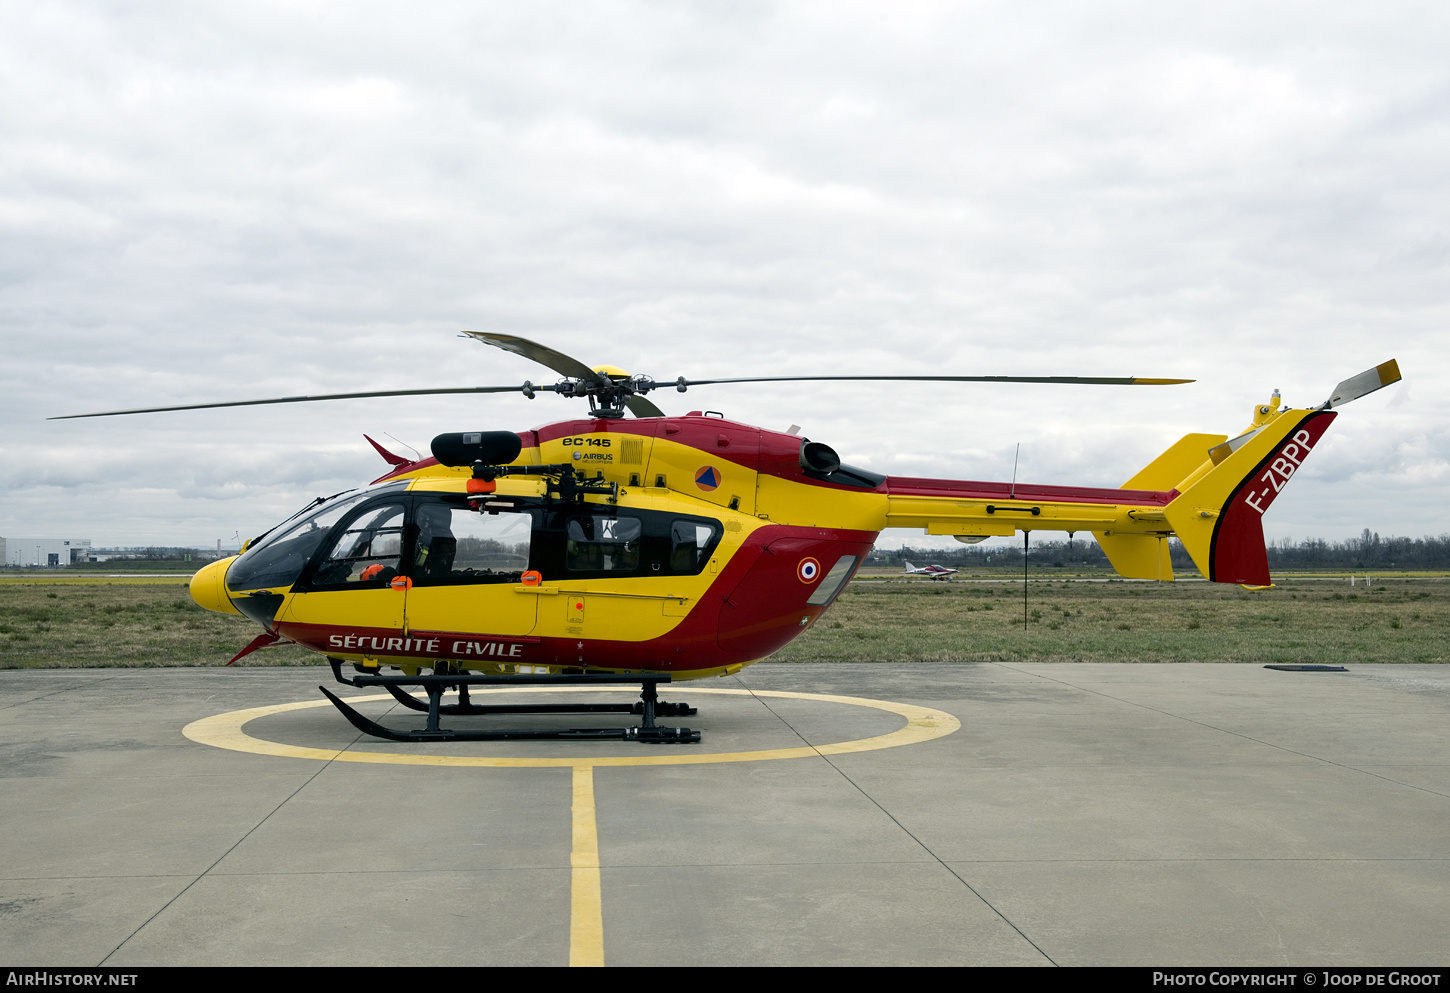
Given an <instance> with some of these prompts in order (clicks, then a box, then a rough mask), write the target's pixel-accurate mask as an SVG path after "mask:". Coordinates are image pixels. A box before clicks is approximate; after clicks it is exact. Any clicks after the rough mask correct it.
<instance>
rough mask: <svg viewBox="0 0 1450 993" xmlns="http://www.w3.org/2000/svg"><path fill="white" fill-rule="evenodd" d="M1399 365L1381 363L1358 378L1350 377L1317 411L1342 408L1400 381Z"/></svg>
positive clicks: (1391, 360)
mask: <svg viewBox="0 0 1450 993" xmlns="http://www.w3.org/2000/svg"><path fill="white" fill-rule="evenodd" d="M1400 378H1401V377H1400V364H1399V363H1398V362H1396V361H1395V360H1394V359H1390V360H1389V361H1388V362H1381V363H1380V364H1379V365H1377V366H1375V367H1374V368H1373V369H1366V370H1365V371H1364V372H1362V373H1360V374H1359V375H1358V376H1350V377H1349V378H1348V379H1346V380H1345V381H1344V382H1342V383H1340V384H1339V385H1338V386H1336V387H1335V388H1334V392H1333V393H1331V394H1330V395H1329V399H1328V400H1325V401H1324V402H1323V403H1322V404H1320V405H1319V407H1318V408H1316V409H1318V410H1333V409H1334V408H1335V407H1343V406H1344V405H1345V404H1347V403H1349V401H1351V400H1358V399H1359V398H1360V397H1362V396H1368V395H1369V394H1371V393H1373V392H1374V391H1375V390H1380V389H1384V388H1385V387H1386V386H1389V385H1390V384H1391V383H1398V382H1399V381H1400Z"/></svg>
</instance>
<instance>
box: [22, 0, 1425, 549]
mask: <svg viewBox="0 0 1450 993" xmlns="http://www.w3.org/2000/svg"><path fill="white" fill-rule="evenodd" d="M1447 28H1450V25H1447V23H1446V18H1445V17H1444V16H1442V15H1440V14H1438V13H1435V12H1433V11H1432V12H1425V11H1422V10H1420V9H1419V8H1417V7H1415V6H1413V5H1399V6H1393V5H1392V6H1391V7H1390V8H1376V9H1375V10H1374V11H1373V12H1372V13H1371V12H1368V11H1367V10H1366V9H1365V8H1362V7H1360V6H1357V5H1350V4H1344V5H1332V4H1331V5H1315V7H1314V8H1312V9H1311V8H1307V7H1303V6H1300V5H1294V4H1269V5H1264V4H1234V3H1228V4H1211V5H1210V4H1199V5H1194V4H1181V5H1172V6H1171V7H1165V6H1162V5H1154V4H1146V3H1130V2H1125V3H1110V4H1105V5H1095V6H1091V7H1084V6H1082V5H1076V4H1040V5H1026V6H1024V5H1019V4H999V3H978V4H968V5H961V4H932V3H920V4H901V5H893V6H891V7H889V8H885V7H882V6H880V5H872V4H841V3H830V4H811V3H798V4H758V5H748V4H730V5H712V4H699V5H654V4H645V3H616V4H598V5H578V4H568V5H565V4H531V5H527V6H523V7H520V6H517V5H505V4H497V5H474V4H456V5H448V4H439V5H432V6H429V7H425V8H400V7H395V6H391V5H368V4H347V5H343V4H333V3H311V4H303V5H297V4H277V5H267V4H262V5H249V6H241V7H238V6H235V5H220V4H218V5H211V6H208V5H202V4H181V5H174V6H161V7H151V8H144V9H139V10H130V9H124V8H114V7H110V6H107V5H97V4H88V3H47V4H32V5H23V4H22V5H12V6H10V7H8V8H6V9H5V11H4V12H0V129H3V130H4V133H5V134H6V141H5V142H4V143H0V335H3V343H4V348H5V356H6V361H5V363H4V367H3V369H0V417H3V424H4V427H5V431H4V432H3V435H0V534H3V533H5V532H6V531H7V530H9V531H15V530H20V531H27V532H31V533H38V532H42V531H46V530H55V531H60V532H65V533H70V532H72V531H74V530H75V527H76V526H77V522H81V523H84V524H85V525H86V526H87V527H90V528H92V529H94V530H95V535H93V537H96V538H97V539H98V540H108V541H118V542H122V541H124V542H128V543H130V539H131V537H132V536H134V538H135V541H136V542H140V541H141V540H143V538H144V539H145V540H156V541H162V540H167V541H198V542H209V541H212V540H214V539H215V537H217V534H216V533H214V532H216V531H217V529H218V528H220V527H223V526H228V527H230V528H231V529H230V530H227V531H226V536H227V537H230V534H231V530H235V529H237V528H240V529H241V530H242V531H243V532H244V533H246V532H247V531H248V530H249V529H250V530H252V531H255V530H260V529H261V528H262V527H265V526H266V525H267V524H268V523H269V522H270V521H272V520H275V519H276V518H277V517H280V516H284V515H285V514H287V513H290V512H291V510H292V509H295V506H296V505H299V504H301V503H302V502H304V501H305V500H306V499H309V498H310V497H311V496H313V495H316V493H317V492H321V491H328V492H330V491H331V490H332V489H339V488H342V487H343V486H344V485H348V484H349V483H353V482H364V481H366V480H367V479H370V478H372V477H373V476H375V475H376V473H377V471H378V461H377V459H376V457H375V455H374V454H373V453H372V452H371V450H370V449H367V447H366V446H365V444H364V443H363V442H362V440H361V438H360V437H359V435H360V433H361V431H362V430H368V431H369V433H373V434H374V436H375V437H379V436H380V435H381V433H382V432H384V431H391V432H392V433H394V434H397V435H399V436H400V437H404V438H406V439H408V440H409V441H410V442H411V443H412V444H414V445H417V446H419V447H423V448H426V445H427V440H428V438H429V437H431V435H432V434H434V433H436V432H438V431H441V430H448V429H454V428H457V427H459V426H460V425H461V424H464V423H466V424H467V425H468V426H478V427H483V426H504V425H507V426H510V427H524V426H531V425H534V424H537V423H540V422H541V421H545V420H549V419H555V418H558V417H563V416H567V415H568V414H569V413H571V412H570V411H569V410H568V408H566V407H565V406H564V404H563V402H562V401H558V400H556V399H553V398H541V399H539V400H537V401H534V402H533V403H529V402H528V401H525V400H523V399H522V398H519V397H498V398H494V399H491V400H480V399H478V398H467V399H462V398H459V399H419V400H392V401H382V402H379V403H377V404H364V403H362V402H352V401H348V402H343V403H339V404H335V405H315V406H310V407H304V408H292V409H286V408H275V407H273V408H251V409H248V410H245V411H233V412H229V413H228V412H212V413H199V414H196V415H176V414H170V415H158V416H157V417H154V418H144V419H143V418H123V419H119V420H118V421H115V422H110V423H107V422H101V421H79V422H50V423H46V422H44V421H42V420H41V418H42V417H43V416H45V415H48V414H52V413H68V412H73V411H76V410H82V409H98V408H100V409H104V408H114V407H127V406H143V405H149V404H156V403H166V402H177V403H181V402H187V401H191V400H200V399H213V398H243V397H249V396H271V395H288V394H295V393H304V392H308V393H312V392H334V391H345V390H350V389H386V388H408V387H418V386H429V385H454V384H457V385H468V384H483V383H494V382H500V383H503V382H514V381H518V380H521V379H523V378H526V377H527V378H533V379H535V380H536V381H537V380H539V379H541V378H548V375H549V374H548V373H546V372H545V373H542V375H541V370H539V369H537V368H534V367H530V366H528V364H527V363H524V362H523V361H522V360H517V359H515V358H513V357H511V356H504V355H496V354H492V353H490V352H489V351H488V350H486V349H483V348H481V347H479V346H477V345H474V344H472V343H469V342H461V341H458V340H456V339H455V338H453V337H452V335H453V333H454V332H456V331H458V330H460V329H463V328H491V329H495V330H504V331H512V332H515V333H520V334H525V335H528V336H530V337H535V338H538V339H540V340H543V341H546V342H547V343H549V344H551V345H553V346H555V347H558V348H561V349H563V350H565V351H568V352H571V353H573V354H577V355H578V356H579V357H580V358H582V359H584V360H585V361H587V362H590V363H591V364H592V363H596V362H601V361H609V362H613V363H616V364H620V365H623V366H625V367H626V368H629V369H630V370H631V371H640V372H646V373H650V374H652V375H656V376H657V377H660V378H665V377H669V378H673V377H674V376H676V375H680V374H685V375H688V376H692V377H706V376H711V375H721V376H729V375H749V374H775V375H785V374H790V373H799V374H804V375H809V374H812V373H816V374H819V373H823V372H839V373H851V372H863V371H865V372H875V371H883V372H884V371H894V372H901V373H904V374H911V373H918V374H920V373H925V372H931V371H942V372H947V371H950V372H960V373H967V374H970V373H1001V374H1011V373H1049V374H1124V373H1128V374H1139V375H1170V376H1171V375H1183V376H1196V377H1197V378H1198V379H1199V383H1198V384H1196V385H1194V386H1190V387H1182V388H1176V389H1172V390H1166V389H1164V390H1156V389H1155V390H1132V391H1114V390H1100V391H1087V390H1082V389H1070V390H1062V391H1051V390H1047V389H1041V388H1029V387H1006V388H996V387H961V388H955V387H952V388H947V387H930V388H920V389H918V388H911V389H891V388H886V387H874V386H873V387H860V388H856V387H852V388H845V387H827V386H820V385H802V386H799V387H791V388H786V389H767V388H764V387H740V388H734V389H727V388H724V387H721V388H718V389H716V390H712V391H710V392H706V390H705V389H704V388H702V389H700V390H697V391H692V392H691V393H690V394H688V395H687V396H685V397H679V396H677V395H674V394H666V395H665V397H666V398H665V399H663V400H661V401H660V402H661V403H662V405H664V406H665V407H666V409H667V410H671V411H677V412H682V411H684V410H686V409H693V408H695V407H700V406H704V407H712V408H716V409H724V410H725V411H726V412H727V413H729V414H731V415H732V416H735V417H738V418H740V419H742V420H748V421H752V422H755V423H762V424H766V425H768V426H775V427H784V426H786V424H788V423H790V422H796V423H801V424H803V425H807V429H806V433H808V434H811V435H812V436H813V437H817V438H820V439H821V440H825V441H828V442H829V443H831V444H833V445H834V446H836V447H837V448H838V449H840V450H841V451H842V452H843V453H850V454H849V455H848V458H850V459H852V460H856V461H859V462H861V463H862V464H867V465H874V466H876V467H878V468H882V467H889V471H892V472H899V473H902V474H920V475H963V476H967V477H969V478H991V477H999V478H1002V477H1005V476H1006V475H1009V474H1010V472H1011V453H1012V450H1013V446H1014V445H1015V444H1016V443H1017V442H1018V441H1021V442H1022V445H1023V456H1022V464H1021V466H1020V469H1019V472H1020V473H1021V474H1022V478H1024V479H1031V480H1033V481H1038V482H1082V483H1091V484H1098V485H1110V486H1111V485H1117V484H1119V483H1121V482H1122V480H1123V479H1125V478H1127V476H1129V475H1131V474H1132V473H1133V472H1134V471H1136V469H1137V468H1138V467H1140V466H1141V465H1143V464H1144V463H1146V462H1147V461H1148V460H1149V459H1151V458H1152V457H1153V455H1155V454H1156V453H1157V452H1158V451H1159V450H1161V449H1162V448H1164V447H1166V446H1167V445H1168V444H1169V443H1171V442H1172V441H1173V440H1174V439H1175V438H1177V437H1178V436H1179V435H1181V434H1182V433H1185V432H1187V431H1190V430H1200V431H1207V430H1217V431H1222V432H1225V433H1234V432H1236V431H1237V430H1238V429H1239V428H1240V427H1242V425H1243V422H1244V421H1245V420H1246V415H1247V411H1248V408H1249V406H1250V405H1251V404H1253V403H1255V402H1258V401H1261V400H1262V399H1263V398H1265V397H1266V396H1267V394H1268V392H1269V390H1271V389H1272V388H1274V387H1276V386H1278V387H1281V388H1282V389H1283V390H1284V393H1285V397H1286V399H1288V400H1289V401H1290V402H1293V403H1297V404H1312V403H1316V402H1318V401H1319V400H1321V399H1323V398H1324V397H1325V396H1326V395H1327V393H1328V391H1329V389H1330V388H1331V387H1332V386H1333V385H1334V383H1335V382H1337V381H1338V380H1339V379H1341V378H1343V377H1345V376H1347V375H1350V374H1352V373H1355V372H1358V371H1359V370H1360V369H1363V368H1365V367H1366V366H1368V365H1370V364H1373V363H1376V362H1379V361H1382V360H1383V359H1385V358H1388V357H1390V356H1392V355H1393V356H1396V357H1398V358H1399V359H1400V361H1401V363H1402V366H1403V368H1404V370H1405V374H1406V377H1407V384H1405V385H1402V386H1400V387H1395V388H1393V389H1392V390H1391V391H1386V393H1385V394H1381V395H1380V396H1379V397H1375V398H1369V399H1366V400H1364V401H1360V402H1359V403H1357V404H1355V405H1354V406H1352V407H1350V408H1348V409H1347V410H1346V411H1345V412H1344V414H1343V416H1342V417H1341V418H1340V421H1339V422H1338V423H1337V424H1336V425H1335V428H1334V430H1333V433H1332V434H1331V435H1330V436H1329V437H1330V442H1331V443H1330V444H1329V445H1328V446H1326V447H1325V448H1324V449H1323V450H1322V451H1321V452H1319V453H1316V458H1315V461H1314V462H1311V463H1310V464H1309V466H1308V467H1307V468H1306V475H1305V477H1304V478H1303V479H1302V480H1300V481H1298V482H1296V484H1295V487H1294V488H1292V489H1291V490H1290V491H1288V493H1286V495H1285V498H1284V499H1283V500H1281V501H1280V502H1279V503H1278V504H1277V505H1276V507H1275V509H1274V511H1273V513H1272V515H1271V516H1270V518H1269V520H1268V522H1267V523H1268V525H1269V529H1270V531H1271V534H1282V533H1292V534H1295V535H1300V536H1303V535H1308V534H1323V535H1324V536H1325V537H1331V538H1334V537H1339V536H1341V533H1342V532H1345V529H1346V528H1347V529H1348V532H1345V533H1354V532H1357V531H1358V530H1359V528H1360V527H1362V526H1365V525H1366V524H1369V525H1372V526H1374V527H1375V529H1377V530H1379V531H1381V533H1389V532H1397V533H1406V534H1420V533H1439V532H1440V531H1443V530H1446V528H1445V526H1444V524H1443V521H1444V512H1443V505H1444V499H1443V495H1444V486H1445V479H1444V467H1445V465H1446V460H1447V453H1446V450H1445V448H1446V446H1445V431H1444V426H1443V425H1444V418H1443V416H1442V415H1441V414H1440V413H1439V411H1438V410H1437V409H1436V408H1435V407H1434V406H1433V405H1432V403H1431V398H1433V397H1436V396H1439V395H1441V394H1442V393H1443V392H1444V386H1445V384H1446V381H1447V375H1450V370H1447V364H1446V359H1445V358H1444V357H1443V356H1444V354H1445V349H1444V347H1443V345H1442V342H1443V338H1444V331H1443V328H1444V327H1446V319H1447V317H1450V306H1447V300H1446V295H1445V290H1444V287H1445V286H1446V285H1447V280H1446V276H1447V261H1450V252H1447V250H1450V245H1447V225H1446V211H1447V205H1450V187H1447V183H1450V179H1447V177H1450V170H1447V169H1446V162H1447V156H1450V129H1447V125H1446V122H1445V119H1444V115H1443V111H1442V108H1443V105H1444V96H1445V93H1446V91H1447V83H1450V73H1447V69H1446V66H1445V62H1444V58H1443V51H1444V48H1445V42H1446V41H1447V36H1450V30H1447ZM1409 388H1413V390H1414V391H1415V392H1414V394H1413V396H1414V397H1416V398H1424V399H1423V401H1422V402H1418V403H1417V402H1413V401H1411V400H1409V399H1408V398H1409V397H1410V396H1411V394H1410V393H1409V392H1408V389H1409ZM1396 391H1399V392H1396ZM1397 398H1399V399H1397ZM1391 497H1392V498H1391ZM1291 498H1292V499H1291ZM1361 521H1362V522H1363V523H1361ZM227 522H237V523H236V524H234V525H227ZM243 525H245V526H243ZM1278 527H1283V528H1284V529H1285V530H1284V531H1282V532H1276V531H1275V530H1274V529H1275V528H1278Z"/></svg>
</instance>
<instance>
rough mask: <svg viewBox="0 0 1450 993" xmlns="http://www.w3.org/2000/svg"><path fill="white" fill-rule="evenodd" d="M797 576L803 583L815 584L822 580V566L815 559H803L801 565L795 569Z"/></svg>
mask: <svg viewBox="0 0 1450 993" xmlns="http://www.w3.org/2000/svg"><path fill="white" fill-rule="evenodd" d="M795 574H796V577H797V578H798V579H800V581H801V582H803V583H814V582H815V581H816V580H817V579H820V578H821V564H820V563H819V562H817V561H816V560H815V559H801V564H800V565H798V566H796V568H795Z"/></svg>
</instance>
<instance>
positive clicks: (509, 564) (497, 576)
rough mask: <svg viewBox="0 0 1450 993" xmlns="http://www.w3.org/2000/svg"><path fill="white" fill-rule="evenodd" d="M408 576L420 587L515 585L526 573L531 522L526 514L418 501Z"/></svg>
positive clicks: (531, 534)
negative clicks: (491, 511) (414, 539)
mask: <svg viewBox="0 0 1450 993" xmlns="http://www.w3.org/2000/svg"><path fill="white" fill-rule="evenodd" d="M414 520H415V523H416V524H417V527H418V539H417V541H416V542H415V544H414V551H413V561H412V564H411V566H410V572H409V575H410V576H411V577H412V579H413V582H414V583H415V584H417V585H419V586H443V585H462V584H474V583H517V582H519V581H520V580H521V579H522V577H523V574H524V571H525V570H526V569H528V568H529V554H530V549H531V547H532V541H533V524H534V521H533V517H532V515H531V514H529V513H528V512H527V511H524V512H515V513H510V512H508V511H498V512H493V513H480V512H478V511H476V510H471V509H469V508H468V507H461V506H452V505H449V504H446V503H441V502H436V501H433V500H420V501H419V502H418V505H417V509H416V511H415V519H414Z"/></svg>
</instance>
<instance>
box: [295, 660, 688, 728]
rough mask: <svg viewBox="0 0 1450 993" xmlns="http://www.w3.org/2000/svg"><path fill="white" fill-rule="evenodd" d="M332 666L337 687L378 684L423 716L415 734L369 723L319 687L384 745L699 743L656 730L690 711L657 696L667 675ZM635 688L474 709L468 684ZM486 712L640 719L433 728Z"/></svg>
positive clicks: (333, 662) (357, 725) (336, 663)
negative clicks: (633, 722) (621, 696)
mask: <svg viewBox="0 0 1450 993" xmlns="http://www.w3.org/2000/svg"><path fill="white" fill-rule="evenodd" d="M327 661H328V662H329V663H331V665H332V674H333V676H334V677H336V679H337V681H338V682H339V683H344V684H346V685H348V686H358V687H363V686H381V687H383V688H384V689H386V690H387V691H388V692H389V693H391V694H392V695H393V698H394V699H395V700H397V701H398V702H399V703H401V704H402V705H403V706H405V707H407V708H409V709H410V710H416V711H421V712H424V713H426V714H427V715H428V722H427V726H426V727H424V728H421V729H419V730H416V731H394V730H393V729H392V728H386V727H383V726H382V725H381V724H378V723H377V722H375V721H371V720H368V719H367V718H366V717H364V716H363V715H362V714H359V713H358V712H357V711H356V710H354V709H353V708H352V707H350V706H348V705H347V704H345V703H343V702H342V701H341V700H340V699H338V698H337V696H335V695H334V694H333V693H331V692H329V691H328V689H327V688H326V687H325V686H319V687H318V689H320V690H322V694H323V696H325V697H327V699H328V700H330V701H332V704H333V706H335V707H336V708H337V709H338V710H339V711H341V712H342V716H344V717H346V718H347V719H348V722H349V723H351V724H352V726H353V727H355V728H357V729H358V730H359V731H361V732H363V733H364V734H370V735H372V736H373V737H375V738H384V739H386V740H388V741H520V740H523V741H540V740H566V741H576V740H582V741H641V742H647V743H653V744H666V743H669V744H688V743H693V742H697V741H699V740H700V732H698V731H691V730H690V729H689V728H676V727H659V726H658V725H656V724H655V718H656V717H657V716H659V717H675V716H688V715H690V714H694V713H695V712H696V711H695V708H694V707H690V706H688V705H686V704H683V703H665V702H663V701H661V700H660V699H659V697H658V695H657V692H656V687H657V686H658V684H660V683H668V682H669V681H670V677H669V676H667V675H643V674H641V675H635V676H621V675H613V674H598V675H579V676H477V675H462V674H457V673H432V674H429V675H423V674H422V673H420V674H418V675H416V676H383V675H376V676H374V675H367V674H363V675H358V676H353V677H352V678H348V677H346V676H344V675H343V674H342V663H341V661H340V660H338V659H328V660H327ZM620 684H625V685H629V684H638V685H639V686H641V692H640V700H639V701H638V702H637V703H632V704H631V703H557V704H554V703H543V704H488V705H477V704H473V703H471V702H470V701H469V698H468V688H469V687H470V686H479V685H487V686H560V685H572V686H618V685H620ZM409 686H417V687H419V688H421V689H422V690H423V691H424V692H425V693H427V694H428V699H427V702H424V701H422V700H419V699H418V698H417V697H415V696H413V695H412V694H411V693H409V692H408V691H407V689H405V687H409ZM450 689H457V690H458V699H459V702H458V703H456V704H444V703H442V702H441V701H442V697H443V694H444V692H446V691H447V690H450ZM489 714H639V715H641V716H642V717H643V718H644V720H643V721H641V722H640V724H639V725H638V726H637V727H623V728H568V729H553V728H519V729H511V730H494V731H487V730H449V729H447V728H442V727H439V723H438V722H439V718H440V717H441V716H455V717H472V716H485V715H489Z"/></svg>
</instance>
